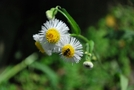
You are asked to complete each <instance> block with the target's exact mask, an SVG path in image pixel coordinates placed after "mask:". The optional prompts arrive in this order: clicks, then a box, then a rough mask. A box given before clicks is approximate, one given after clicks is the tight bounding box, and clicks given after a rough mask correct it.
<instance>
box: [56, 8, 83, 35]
mask: <svg viewBox="0 0 134 90" xmlns="http://www.w3.org/2000/svg"><path fill="white" fill-rule="evenodd" d="M58 11H59V12H60V13H61V14H63V15H64V16H65V17H66V18H67V20H68V22H69V23H70V25H71V27H72V32H73V33H75V34H80V33H81V29H80V27H79V25H78V24H77V23H76V22H75V20H74V19H73V18H72V17H71V15H70V14H69V13H68V12H67V11H66V10H65V9H64V8H60V9H58Z"/></svg>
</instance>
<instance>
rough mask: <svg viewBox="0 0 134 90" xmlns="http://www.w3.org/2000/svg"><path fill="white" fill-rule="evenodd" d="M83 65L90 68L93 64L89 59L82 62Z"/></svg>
mask: <svg viewBox="0 0 134 90" xmlns="http://www.w3.org/2000/svg"><path fill="white" fill-rule="evenodd" d="M83 66H84V67H86V68H89V69H90V68H93V66H94V65H93V63H92V62H91V61H85V62H84V63H83Z"/></svg>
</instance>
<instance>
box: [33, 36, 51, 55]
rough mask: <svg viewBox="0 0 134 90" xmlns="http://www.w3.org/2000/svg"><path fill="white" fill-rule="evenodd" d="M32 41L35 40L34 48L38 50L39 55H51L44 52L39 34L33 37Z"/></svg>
mask: <svg viewBox="0 0 134 90" xmlns="http://www.w3.org/2000/svg"><path fill="white" fill-rule="evenodd" d="M33 39H34V40H35V46H36V47H37V48H38V49H39V51H40V52H41V53H46V54H47V55H51V54H52V51H51V50H47V51H45V47H44V44H43V38H42V37H41V36H40V35H39V34H35V35H33Z"/></svg>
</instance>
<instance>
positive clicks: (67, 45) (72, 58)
mask: <svg viewBox="0 0 134 90" xmlns="http://www.w3.org/2000/svg"><path fill="white" fill-rule="evenodd" d="M59 46H60V47H61V49H60V50H61V58H63V59H64V60H66V61H69V62H76V63H78V62H79V61H80V59H81V57H82V56H83V50H82V44H81V43H80V42H79V41H78V40H77V39H76V38H74V37H65V38H64V39H62V42H61V43H60V45H59Z"/></svg>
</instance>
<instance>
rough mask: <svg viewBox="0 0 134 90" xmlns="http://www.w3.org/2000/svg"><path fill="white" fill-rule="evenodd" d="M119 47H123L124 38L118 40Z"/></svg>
mask: <svg viewBox="0 0 134 90" xmlns="http://www.w3.org/2000/svg"><path fill="white" fill-rule="evenodd" d="M119 47H121V48H123V47H125V41H124V40H120V41H119Z"/></svg>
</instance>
